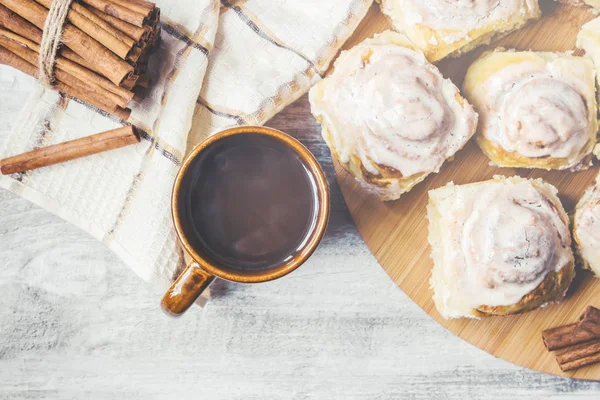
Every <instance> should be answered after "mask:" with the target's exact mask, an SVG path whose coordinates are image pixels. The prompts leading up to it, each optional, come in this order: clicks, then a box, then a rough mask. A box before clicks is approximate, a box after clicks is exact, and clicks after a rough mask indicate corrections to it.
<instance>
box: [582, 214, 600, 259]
mask: <svg viewBox="0 0 600 400" xmlns="http://www.w3.org/2000/svg"><path fill="white" fill-rule="evenodd" d="M577 236H578V237H579V240H580V246H581V248H583V249H588V248H589V249H591V250H595V252H596V254H598V253H600V204H596V205H595V206H593V207H586V208H584V209H582V210H581V213H580V214H579V216H578V219H577Z"/></svg>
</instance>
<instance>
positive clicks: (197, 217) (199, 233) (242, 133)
mask: <svg viewBox="0 0 600 400" xmlns="http://www.w3.org/2000/svg"><path fill="white" fill-rule="evenodd" d="M253 146H254V147H253ZM263 152H264V154H263ZM241 163H246V164H247V166H244V167H243V168H244V169H243V172H242V174H241V175H242V176H238V175H240V174H239V173H238V172H235V171H237V170H236V165H237V168H238V169H239V165H238V164H241ZM298 165H300V166H301V168H300V167H298ZM261 168H262V169H261ZM286 171H287V172H286ZM227 174H234V175H227ZM235 174H237V175H235ZM263 174H264V179H262V180H261V176H262V175H263ZM238 178H239V179H242V180H240V181H239V183H240V184H239V185H238V186H236V185H237V183H236V182H234V181H236V180H237V179H238ZM252 179H258V180H257V181H256V185H254V183H253V181H252ZM198 182H200V183H198ZM232 182H233V183H232ZM269 185H271V186H269ZM274 185H275V186H274ZM263 186H265V187H267V188H268V190H267V191H266V192H265V193H264V195H263V192H261V190H262V189H258V187H261V188H262V187H263ZM239 187H243V188H245V189H244V190H246V191H244V190H241V189H240V190H239V191H238V188H239ZM255 187H256V188H255ZM273 187H276V188H277V190H276V191H275V192H274V193H273ZM308 191H310V193H308ZM305 192H306V193H305ZM240 193H241V195H240ZM275 198H276V199H277V200H275ZM303 199H304V200H303ZM307 202H308V203H310V204H305V203H307ZM271 203H273V204H271ZM276 203H277V204H279V205H283V206H284V207H283V208H282V207H279V208H277V204H276ZM269 207H275V208H273V209H272V211H271V208H269ZM171 208H172V213H173V222H174V225H175V230H176V232H177V235H178V237H179V240H180V242H181V244H182V246H183V248H184V250H185V251H186V252H187V253H188V255H189V256H190V257H191V259H192V262H191V263H190V264H189V265H188V267H187V269H186V270H185V271H184V272H183V273H182V274H181V275H180V276H179V278H178V279H177V280H176V281H175V282H174V283H173V285H172V286H171V288H170V289H169V290H168V291H167V293H166V294H165V295H164V297H163V299H162V302H161V306H162V308H163V310H164V311H165V312H166V313H167V314H169V315H171V316H178V315H181V314H183V313H184V312H185V311H186V310H187V309H188V308H189V307H190V306H191V305H192V304H193V303H194V302H195V301H196V300H197V299H198V297H199V296H200V295H201V294H202V292H203V291H204V290H206V289H207V288H208V286H209V285H210V284H211V283H212V282H213V281H214V280H215V278H221V279H225V280H229V281H233V282H240V283H259V282H266V281H270V280H273V279H278V278H281V277H282V276H284V275H287V274H289V273H290V272H292V271H294V270H295V269H296V268H298V267H299V266H300V265H302V264H303V263H304V262H305V261H306V260H307V259H308V258H309V257H310V256H311V255H312V253H313V252H314V251H315V249H316V248H317V246H318V244H319V242H320V241H321V239H322V237H323V235H324V233H325V230H326V228H327V223H328V220H329V185H328V183H327V179H326V177H325V174H324V173H323V171H322V169H321V167H320V166H319V163H318V162H317V160H316V159H315V157H314V156H313V155H312V154H311V152H310V151H309V150H308V149H307V148H306V147H304V146H303V145H302V144H301V143H300V142H298V141H297V140H296V139H294V138H292V137H291V136H289V135H287V134H285V133H283V132H280V131H278V130H275V129H270V128H265V127H257V126H245V127H239V128H232V129H228V130H226V131H223V132H220V133H217V134H215V135H213V136H211V137H209V138H208V139H206V140H205V141H204V142H202V143H200V144H199V145H198V146H197V147H196V148H195V149H194V150H193V151H192V152H191V153H190V154H189V155H188V156H187V157H186V159H185V160H184V162H183V164H182V166H181V169H180V170H179V173H178V174H177V177H176V179H175V184H174V187H173V196H172V201H171ZM214 210H217V211H214ZM261 212H262V214H260V213H261ZM257 213H258V215H256V214H257ZM280 215H283V217H281V216H280ZM286 215H287V218H288V219H290V218H291V219H290V221H292V222H291V223H288V220H286V219H285V218H286V217H285V216H286ZM215 216H218V217H215ZM277 218H280V219H281V218H283V219H281V221H280V220H278V219H277ZM272 219H273V221H274V222H273V223H271V224H270V223H269V221H270V220H272ZM296 222H297V223H296ZM269 224H270V225H269ZM262 225H264V226H262ZM214 232H216V233H214ZM256 232H258V233H256ZM249 233H250V234H249ZM226 235H230V236H226ZM244 235H245V236H244ZM261 235H262V236H261ZM269 235H270V236H269ZM205 236H206V237H205ZM246 236H247V237H246ZM263 236H264V237H263ZM229 237H231V240H225V239H228V238H229ZM280 243H281V246H280V247H281V248H278V247H277V246H279V244H280ZM284 245H285V246H284ZM228 246H230V247H228ZM265 249H266V250H265ZM244 251H245V252H247V253H248V254H246V253H243V252H244ZM261 251H262V252H261ZM228 252H230V253H231V254H228ZM233 253H235V254H233ZM238 253H240V254H241V255H240V254H238ZM274 257H275V258H274ZM275 260H278V261H275Z"/></svg>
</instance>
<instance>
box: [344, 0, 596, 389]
mask: <svg viewBox="0 0 600 400" xmlns="http://www.w3.org/2000/svg"><path fill="white" fill-rule="evenodd" d="M541 3H542V9H543V13H544V16H543V17H542V19H541V20H540V21H538V22H536V23H534V24H531V25H529V26H528V27H527V28H525V29H523V30H520V31H518V32H516V33H514V34H512V35H510V36H508V37H506V38H504V39H503V40H501V41H499V42H497V43H494V44H493V45H492V46H491V47H495V46H503V47H506V48H515V49H521V50H526V49H532V50H536V51H567V50H574V49H575V40H576V36H577V33H578V32H579V29H580V28H581V26H582V25H583V24H584V23H585V22H587V21H588V20H590V19H592V18H594V16H595V15H594V13H593V12H592V11H591V10H589V9H586V8H574V7H570V6H564V5H558V4H556V3H554V2H553V1H550V0H542V1H541ZM389 27H390V25H389V24H388V22H387V21H386V19H385V18H384V17H383V15H382V14H381V13H380V11H379V9H378V7H377V6H376V5H374V6H373V8H372V9H371V10H370V12H369V14H368V16H367V17H366V19H365V20H364V22H363V23H362V25H361V26H360V27H359V29H358V30H357V32H356V33H355V34H354V36H353V37H352V38H351V39H350V40H349V42H348V43H347V44H346V46H345V47H346V48H349V47H351V46H353V45H355V44H356V43H358V42H360V41H362V40H363V39H364V38H366V37H370V36H372V35H373V34H374V33H377V32H381V31H383V30H385V29H389ZM491 47H490V46H488V47H486V48H485V49H480V50H477V51H475V52H473V53H471V54H467V55H465V56H463V57H462V58H460V59H453V60H445V61H442V62H441V63H439V65H438V66H439V68H440V70H441V71H442V73H443V74H444V75H445V76H446V77H448V78H450V79H452V80H453V81H454V83H455V84H456V85H457V86H458V87H461V85H462V81H463V78H464V74H465V72H466V70H467V68H468V66H469V65H470V64H471V62H472V61H473V60H474V59H475V58H476V57H477V56H478V55H479V54H481V52H483V51H484V50H486V49H490V48H491ZM576 54H577V53H576ZM488 164H489V161H488V159H487V158H486V157H485V156H484V155H483V154H482V153H481V151H480V150H479V148H478V147H477V145H476V144H475V143H474V141H471V142H470V143H469V144H467V146H466V147H465V148H464V149H463V150H462V151H460V152H459V153H458V154H457V156H456V158H455V160H454V161H453V162H447V163H446V164H445V165H444V166H443V167H442V170H441V172H440V173H439V174H437V175H432V176H430V177H429V178H428V179H427V180H425V181H424V182H423V183H421V184H419V185H418V186H417V187H415V188H414V189H413V190H412V191H411V192H410V193H408V194H405V195H403V196H402V198H401V199H400V200H398V201H395V202H389V203H383V202H381V201H379V200H378V199H377V198H375V197H374V196H372V195H368V194H366V193H365V192H364V191H362V190H361V189H360V187H359V185H358V184H357V183H356V181H355V180H354V178H353V177H352V176H350V175H349V174H348V173H346V172H345V171H344V170H343V169H342V168H341V167H340V166H339V165H336V171H337V174H338V181H339V184H340V186H341V188H342V192H343V193H344V198H345V200H346V203H347V204H348V207H349V209H350V212H351V214H352V216H353V218H354V221H355V222H356V225H357V226H358V230H359V231H360V233H361V234H362V236H363V238H364V240H365V242H366V243H367V245H368V246H369V248H370V249H371V251H372V252H373V254H374V255H375V257H376V258H377V260H378V261H379V263H380V265H381V266H382V267H383V268H384V269H385V271H386V272H387V273H388V274H389V276H390V277H391V278H392V279H393V280H394V281H395V282H396V284H397V285H398V286H399V287H400V288H401V289H402V290H403V291H404V292H405V293H406V294H407V295H408V296H410V298H411V299H412V300H413V301H414V302H416V303H417V304H418V305H419V306H421V308H423V310H425V311H426V312H427V313H428V314H429V315H430V316H431V317H432V318H434V319H435V320H436V321H437V322H439V323H440V324H441V325H443V326H444V327H446V328H447V329H449V330H450V331H451V332H453V333H454V334H456V335H457V336H459V337H461V338H462V339H464V340H466V341H468V342H469V343H471V344H473V345H475V346H477V347H479V348H480V349H482V350H485V351H487V352H488V353H490V354H492V355H494V356H496V357H499V358H502V359H504V360H507V361H510V362H512V363H515V364H518V365H521V366H524V367H527V368H531V369H534V370H538V371H542V372H547V373H551V374H556V375H565V376H570V377H576V378H584V379H595V380H600V365H595V366H590V367H586V368H582V369H580V370H578V371H575V372H571V373H563V372H561V370H560V368H559V367H558V365H557V363H556V360H555V359H554V356H553V355H552V354H551V353H549V352H547V351H546V350H545V348H544V346H543V344H542V339H541V332H542V331H543V330H544V329H546V328H550V327H554V326H558V325H562V324H565V323H570V322H574V321H575V320H576V319H577V317H578V316H579V314H580V313H581V312H582V311H583V309H584V308H585V307H586V306H587V305H595V306H597V307H600V279H596V278H594V277H593V276H592V275H591V274H590V273H589V272H582V271H578V273H577V278H576V280H575V282H574V283H573V285H572V287H571V289H570V290H569V293H568V296H567V298H566V299H565V301H564V302H562V303H561V304H558V305H552V306H549V307H547V308H545V309H540V310H536V311H533V312H530V313H526V314H522V315H517V316H507V317H490V318H486V319H483V320H468V319H460V320H452V321H447V320H444V319H443V318H442V317H441V316H440V314H439V313H438V312H437V310H436V308H435V306H434V303H433V299H432V294H433V293H432V290H431V289H430V287H429V277H430V274H431V268H432V265H433V263H432V260H431V259H430V256H429V254H430V248H429V244H428V241H427V234H428V221H427V218H426V205H427V201H428V196H427V193H428V191H429V190H431V189H435V188H438V187H440V186H444V185H446V184H447V183H448V182H450V181H453V182H455V183H456V184H465V183H471V182H478V181H483V180H487V179H490V178H492V176H494V175H498V174H501V175H506V176H513V175H520V176H522V177H526V178H529V177H531V178H543V179H545V180H546V181H548V182H550V183H552V184H553V185H555V186H556V187H557V188H558V189H559V191H560V194H561V200H562V201H563V204H564V205H565V208H566V209H567V210H568V211H570V210H572V209H573V208H574V207H575V204H576V203H577V201H578V199H579V198H580V196H581V195H582V194H583V192H584V190H585V189H586V188H587V187H588V185H589V184H591V182H592V181H593V180H594V178H595V176H596V174H597V173H598V167H597V166H595V167H594V168H592V169H590V170H588V171H583V172H578V173H572V172H546V171H538V170H536V171H531V170H525V169H510V168H495V167H490V166H489V165H488ZM457 356H459V355H458V354H457Z"/></svg>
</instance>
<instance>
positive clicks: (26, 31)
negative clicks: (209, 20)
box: [0, 4, 100, 73]
mask: <svg viewBox="0 0 600 400" xmlns="http://www.w3.org/2000/svg"><path fill="white" fill-rule="evenodd" d="M0 26H3V27H4V28H5V29H8V30H10V31H12V32H14V33H16V34H18V35H20V36H21V37H24V38H25V39H27V40H30V41H32V42H34V43H36V44H40V43H41V41H42V31H41V29H39V28H38V27H37V26H35V25H33V24H32V23H31V22H29V21H27V20H26V19H25V18H22V17H21V16H19V15H17V14H15V13H14V12H12V11H11V10H9V9H8V8H6V7H4V6H3V5H2V4H0ZM58 54H59V55H60V56H62V57H64V58H66V59H68V60H70V61H73V62H74V63H77V64H79V65H81V66H83V67H86V68H87V69H89V70H92V71H94V72H98V73H100V72H99V71H97V69H96V68H95V67H94V66H93V65H91V64H89V63H87V62H86V61H85V60H84V59H83V58H81V57H80V56H78V55H77V54H76V53H75V52H73V50H70V49H68V48H66V47H63V48H62V49H59V51H58Z"/></svg>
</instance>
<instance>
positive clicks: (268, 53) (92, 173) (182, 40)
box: [0, 0, 372, 287]
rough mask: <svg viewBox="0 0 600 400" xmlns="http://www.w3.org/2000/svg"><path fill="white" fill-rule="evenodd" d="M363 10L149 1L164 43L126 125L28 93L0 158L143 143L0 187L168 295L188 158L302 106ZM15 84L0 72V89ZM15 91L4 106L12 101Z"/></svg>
mask: <svg viewBox="0 0 600 400" xmlns="http://www.w3.org/2000/svg"><path fill="white" fill-rule="evenodd" d="M371 2H372V0H222V1H221V2H219V1H216V0H179V1H176V2H174V1H169V0H162V1H158V2H157V3H158V5H159V6H160V7H161V11H162V13H161V15H162V22H161V25H162V31H163V34H162V39H163V40H162V43H161V45H160V47H159V49H158V50H157V52H156V54H155V55H154V56H153V58H152V60H151V62H150V66H149V69H150V71H151V75H152V85H151V87H150V89H149V92H148V94H147V95H146V97H145V98H144V99H143V100H142V101H141V102H139V103H136V104H134V105H133V106H132V107H131V108H132V114H131V117H130V120H129V121H127V122H123V121H119V120H117V119H115V118H114V117H112V116H108V115H106V114H105V113H103V112H101V111H99V110H97V109H94V108H93V107H90V106H89V105H86V104H82V103H80V102H78V101H76V100H69V99H66V98H63V97H61V96H59V95H58V94H57V93H56V92H53V91H48V90H45V89H42V88H40V87H38V88H36V89H34V91H33V93H31V94H30V95H29V97H28V99H27V101H26V103H25V106H24V109H23V111H22V113H21V114H20V116H19V117H18V118H17V120H16V121H15V122H14V129H13V132H12V134H11V135H10V137H9V138H7V139H6V140H4V141H3V143H0V144H2V145H3V149H2V153H1V154H0V157H6V156H10V155H14V154H18V153H22V152H25V151H28V150H31V149H33V148H37V147H40V146H47V145H51V144H55V143H60V142H63V141H66V140H71V139H75V138H78V137H82V136H87V135H90V134H93V133H97V132H100V131H105V130H108V129H113V128H115V127H118V126H120V125H123V124H125V123H132V124H134V125H136V126H137V127H139V128H140V129H141V130H142V131H143V135H142V136H143V140H142V142H141V143H140V144H139V145H137V146H134V147H129V148H123V149H119V150H115V151H113V152H108V153H104V154H99V155H94V156H91V157H87V158H84V159H80V160H75V161H72V162H68V163H65V164H62V165H57V166H53V167H49V168H43V169H40V170H36V171H30V172H27V173H21V174H15V175H12V176H9V177H0V187H3V188H5V189H8V190H11V191H13V192H15V193H17V194H19V195H21V196H23V197H25V198H27V199H29V200H31V201H33V202H35V203H37V204H38V205H40V206H42V207H44V208H46V209H48V210H50V211H52V212H53V213H55V214H57V215H59V216H61V217H62V218H64V219H66V220H67V221H69V222H71V223H73V224H75V225H77V226H79V227H80V228H82V229H83V230H85V231H87V232H89V233H90V234H91V235H93V236H94V237H96V238H97V239H99V240H101V241H102V242H103V243H105V244H106V246H108V247H109V248H110V249H111V250H113V251H114V252H115V253H116V254H118V255H119V257H121V258H122V259H123V260H124V262H125V263H126V264H127V265H129V266H130V267H131V268H132V269H133V270H134V271H135V272H136V273H137V274H138V275H140V276H141V277H142V278H143V279H145V280H147V281H152V282H154V283H156V284H158V285H160V286H161V287H166V286H168V285H170V283H171V282H172V280H173V279H174V277H176V276H177V274H178V272H179V271H181V270H182V268H183V266H184V255H183V253H182V251H181V249H180V247H179V245H178V243H177V238H176V236H175V233H174V230H173V227H172V222H171V215H170V196H171V187H172V184H173V181H174V178H175V175H176V173H177V170H178V167H179V165H180V164H181V160H182V159H183V157H184V156H185V154H186V151H189V150H190V149H191V147H193V146H194V145H195V144H197V143H198V142H199V141H200V140H201V139H203V138H205V137H207V136H208V135H210V134H211V133H214V132H216V131H219V130H222V129H224V128H226V127H231V126H235V125H246V124H263V123H264V122H266V121H267V120H268V119H269V118H271V117H272V116H273V115H274V114H275V113H277V112H278V111H280V110H281V109H283V108H284V107H285V106H286V105H288V104H290V103H291V102H293V101H294V100H295V99H297V98H298V97H300V96H301V95H302V94H304V93H305V92H306V91H307V90H308V89H309V87H310V86H311V85H312V84H314V83H315V82H316V81H317V80H319V79H320V77H322V76H323V74H324V73H325V71H326V70H327V68H328V66H329V64H330V62H331V60H332V58H333V57H334V56H335V54H336V53H337V51H338V49H339V48H340V46H341V45H342V44H343V43H344V41H345V40H346V39H347V38H348V36H349V35H350V34H351V33H352V31H353V30H354V29H355V27H356V26H357V25H358V23H359V22H360V20H361V19H362V18H363V17H364V15H365V14H366V12H367V10H368V8H369V6H370V5H371ZM15 74H19V73H18V72H15V71H13V70H11V69H8V68H6V67H1V69H0V75H2V79H3V80H9V79H7V77H9V76H10V75H15ZM19 79H21V77H19ZM9 90H11V89H10V88H9ZM14 90H15V95H14V96H10V95H8V96H4V95H3V96H2V98H18V97H19V96H18V94H17V89H16V88H15V89H14Z"/></svg>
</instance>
